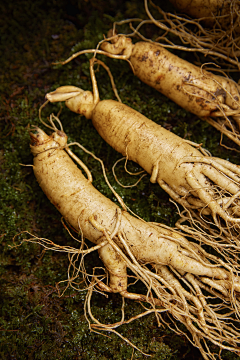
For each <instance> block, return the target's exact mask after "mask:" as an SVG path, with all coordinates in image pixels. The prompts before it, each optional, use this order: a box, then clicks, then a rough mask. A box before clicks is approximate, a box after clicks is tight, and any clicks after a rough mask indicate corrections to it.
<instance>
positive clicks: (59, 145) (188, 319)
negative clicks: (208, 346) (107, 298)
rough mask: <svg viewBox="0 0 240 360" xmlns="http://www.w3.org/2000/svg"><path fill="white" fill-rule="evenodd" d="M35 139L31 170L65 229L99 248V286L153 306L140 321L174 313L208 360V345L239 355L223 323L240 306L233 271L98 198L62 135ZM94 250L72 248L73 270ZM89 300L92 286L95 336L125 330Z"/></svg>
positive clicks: (177, 237) (183, 240) (162, 229)
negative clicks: (103, 273) (134, 285)
mask: <svg viewBox="0 0 240 360" xmlns="http://www.w3.org/2000/svg"><path fill="white" fill-rule="evenodd" d="M31 140H32V145H31V150H32V153H33V155H34V166H33V170H34V173H35V176H36V178H37V180H38V183H39V185H40V186H41V188H42V190H43V191H44V192H45V194H46V195H47V197H48V198H49V200H50V201H51V202H52V203H53V204H54V205H55V206H56V208H57V209H58V210H59V211H60V213H61V214H62V215H63V217H64V218H65V219H66V220H67V222H68V223H69V224H70V225H71V226H72V227H73V228H75V229H76V231H77V232H79V230H81V233H82V236H83V238H84V237H86V238H88V239H89V240H91V241H92V242H93V243H95V244H97V245H99V248H98V246H95V248H96V249H98V252H99V256H100V257H101V259H102V261H103V263H104V265H105V267H106V270H107V272H108V274H109V278H110V280H109V282H108V284H105V283H104V282H102V280H96V281H95V285H96V287H97V288H98V289H100V290H101V291H107V292H119V293H120V294H121V295H122V296H123V297H126V298H129V299H133V300H138V301H145V302H147V303H148V304H149V306H150V309H149V310H148V311H146V312H144V313H143V314H142V315H139V317H140V316H144V315H146V314H148V313H150V312H151V311H152V312H154V313H155V314H156V316H159V314H161V313H162V312H163V311H168V312H169V316H170V317H171V316H172V317H173V319H174V320H178V321H181V322H182V323H183V324H185V325H186V327H187V328H188V330H189V331H190V333H191V334H192V338H193V342H194V344H195V345H196V346H198V347H199V348H200V351H201V352H202V354H203V357H204V358H205V359H208V357H209V358H212V359H213V358H214V357H213V356H208V354H207V352H206V350H205V347H204V344H205V338H207V339H210V340H211V341H212V342H213V343H214V344H216V345H218V346H220V347H221V348H224V349H228V350H230V351H233V352H236V351H238V350H239V348H238V346H239V344H238V340H237V337H235V335H237V332H236V331H235V330H229V329H228V326H226V325H225V324H224V323H222V321H221V317H222V315H221V311H222V310H223V311H225V310H224V309H228V308H230V309H231V311H233V312H236V309H237V308H238V307H239V302H238V296H239V294H238V290H239V289H240V280H239V277H238V273H237V272H236V271H235V270H234V269H232V268H231V267H230V265H229V264H226V265H225V264H224V263H223V262H220V261H219V260H218V258H216V257H214V256H213V255H209V256H208V255H207V254H206V252H205V251H204V250H202V249H201V247H200V246H199V245H196V244H194V243H191V242H189V241H188V240H187V239H186V238H185V237H183V236H182V235H181V234H179V233H178V232H176V231H173V230H171V229H170V228H168V227H166V226H161V225H158V226H156V225H155V224H151V223H146V222H144V221H143V220H141V219H138V218H135V217H133V216H131V215H130V214H129V213H127V212H126V211H122V210H120V208H119V207H118V206H117V205H116V204H115V203H113V202H111V201H110V200H109V199H107V198H105V197H104V196H103V195H102V194H100V193H99V192H98V191H97V190H96V189H95V188H94V187H93V185H92V184H91V181H90V180H87V179H86V178H85V176H83V174H82V172H81V170H80V169H79V168H78V167H77V166H76V165H75V164H74V162H73V161H72V160H71V158H70V157H69V155H68V154H67V152H66V151H67V150H68V148H67V136H66V135H65V134H64V133H63V132H62V131H56V132H55V133H53V134H52V136H48V135H46V134H45V133H44V132H43V131H42V130H40V129H38V128H36V130H35V134H31ZM64 149H66V151H65V150H64ZM79 163H80V164H81V162H79ZM31 240H32V241H34V242H38V243H41V244H43V245H48V246H50V247H48V248H51V246H53V248H54V249H58V250H60V248H61V247H59V246H56V245H55V244H53V243H51V242H49V241H48V242H46V241H45V240H44V239H36V238H35V239H30V240H29V241H31ZM62 248H63V249H62V251H64V247H62ZM90 250H91V249H87V250H84V249H82V248H81V249H80V250H79V249H78V251H75V252H74V251H73V249H72V248H69V247H66V249H65V251H67V252H71V253H72V254H73V255H72V260H71V264H73V263H74V264H75V261H73V258H74V256H76V255H78V256H79V255H80V254H81V253H82V254H83V256H85V254H87V253H89V252H90ZM145 264H149V265H152V266H153V268H154V269H156V272H154V271H150V270H149V268H148V267H147V266H146V265H145ZM127 268H130V269H131V271H132V272H133V274H135V276H136V279H138V280H141V281H142V282H143V283H144V284H145V286H146V288H147V294H146V295H143V294H134V293H131V292H128V289H127V287H128V276H127ZM74 269H75V270H74V271H75V272H77V275H76V273H74V272H73V274H72V275H71V276H70V277H69V283H70V285H71V286H75V285H74V279H75V278H76V277H77V276H78V274H79V270H78V269H77V268H76V267H75V265H74ZM183 279H184V280H183ZM201 279H203V281H201ZM217 279H218V280H217ZM182 281H184V282H185V283H186V284H187V289H184V288H183V286H182ZM201 288H203V289H204V291H208V292H209V293H210V294H213V293H214V296H216V298H218V309H217V311H219V314H218V312H216V310H215V305H213V306H212V305H211V303H208V301H207V299H205V297H204V295H203V294H202V291H201ZM194 289H195V290H194ZM226 289H229V290H226ZM91 294H92V286H90V288H89V294H88V297H87V299H86V301H87V304H88V314H89V316H90V318H91V319H92V321H93V322H95V323H96V326H95V327H94V326H93V327H92V328H93V329H98V330H99V329H101V330H107V329H108V330H109V331H113V330H112V329H113V328H114V327H117V326H119V325H121V324H123V323H125V320H124V316H123V318H122V321H121V322H119V323H117V324H115V325H114V324H113V325H106V326H105V325H103V324H100V323H99V321H97V320H96V319H95V318H94V317H93V315H92V313H91V307H90V298H91ZM158 313H159V314H158ZM226 316H227V315H226ZM229 321H230V319H229ZM236 321H237V320H236ZM196 324H197V327H196ZM176 328H177V326H176ZM177 331H178V329H177ZM125 340H126V339H125ZM126 341H127V340H126ZM202 342H203V344H202ZM223 342H224V343H226V342H227V343H228V345H223V344H222V343H223Z"/></svg>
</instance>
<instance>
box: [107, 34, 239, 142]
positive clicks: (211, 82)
mask: <svg viewBox="0 0 240 360" xmlns="http://www.w3.org/2000/svg"><path fill="white" fill-rule="evenodd" d="M143 44H146V45H144V46H143ZM148 44H149V43H148V42H145V43H136V44H135V45H133V44H132V42H131V39H130V38H127V37H125V36H118V37H116V38H115V39H112V43H109V42H108V39H106V40H105V41H104V42H102V44H101V48H102V49H103V50H104V51H106V53H109V54H110V55H109V56H111V55H112V54H114V56H115V57H116V55H117V54H123V55H119V58H121V59H125V60H126V59H128V60H129V61H130V62H131V64H132V68H133V69H134V74H135V75H136V76H138V77H139V78H140V79H141V80H142V81H143V82H145V83H146V84H148V85H150V86H152V87H154V88H156V90H158V91H160V92H161V93H163V94H164V95H166V96H168V97H169V98H170V99H171V100H173V101H175V102H176V103H177V104H178V105H180V106H182V107H183V108H185V109H186V110H188V111H190V112H192V113H194V114H196V115H198V116H200V117H201V118H203V120H205V119H206V120H207V121H208V122H209V123H211V124H212V125H213V126H214V127H215V128H217V129H218V130H220V131H221V132H222V133H223V134H225V135H226V136H229V137H230V138H231V140H233V141H234V142H236V143H237V144H238V145H239V144H240V132H239V129H240V128H239V119H240V115H239V114H240V101H239V98H240V91H239V86H238V84H236V83H235V82H234V81H232V80H231V79H228V78H227V77H226V75H225V74H224V72H223V75H224V76H225V77H224V76H217V75H214V74H212V73H210V72H206V71H205V70H203V66H202V67H201V68H200V67H199V68H197V67H196V66H195V65H192V64H191V63H188V62H187V61H183V60H182V59H181V58H177V57H176V56H175V55H173V54H171V53H170V52H168V51H167V50H164V48H163V47H161V46H159V45H154V43H152V46H150V45H148ZM155 53H158V54H160V55H159V57H160V59H162V60H161V62H160V61H159V62H158V63H157V61H158V60H157V58H156V57H155V56H154V55H155ZM161 53H162V54H161ZM146 54H148V56H146ZM144 57H145V59H144V60H143V58H144ZM148 57H149V61H148ZM166 59H167V60H166ZM154 62H156V65H155V67H154V65H151V66H150V64H154ZM148 67H149V71H148V70H146V69H147V68H148ZM152 67H153V69H154V70H153V69H151V68H152ZM161 67H162V68H161ZM170 69H171V70H170ZM151 71H152V72H154V74H155V75H154V76H153V75H152V73H151ZM173 71H174V72H173ZM172 74H173V75H172ZM158 79H161V80H158ZM165 79H166V80H165ZM167 80H168V81H167ZM171 88H172V89H174V90H171ZM180 88H181V92H180V90H179V89H180ZM210 116H211V117H215V118H216V120H215V121H213V120H212V121H211V118H210ZM218 124H219V126H218ZM220 125H221V126H220Z"/></svg>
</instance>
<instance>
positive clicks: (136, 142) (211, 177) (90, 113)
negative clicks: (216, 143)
mask: <svg viewBox="0 0 240 360" xmlns="http://www.w3.org/2000/svg"><path fill="white" fill-rule="evenodd" d="M94 61H96V59H94V58H93V59H92V60H91V67H90V68H91V77H92V83H93V94H92V93H91V92H90V91H83V90H82V89H79V88H77V87H74V86H63V87H60V88H58V89H57V90H56V91H54V92H52V93H49V94H47V95H46V97H47V99H48V100H49V101H51V102H56V101H64V100H65V101H66V102H65V103H66V106H67V107H68V108H69V109H70V110H72V111H74V112H76V113H78V114H82V115H84V116H85V117H86V118H87V119H89V118H91V119H92V122H93V125H94V126H95V128H96V129H97V131H98V132H99V134H100V135H101V136H102V137H103V138H104V140H106V141H107V143H108V144H110V145H111V146H112V147H113V148H114V149H115V150H117V151H118V152H120V153H121V154H122V155H124V156H126V157H127V158H128V159H129V160H133V161H135V162H136V163H138V164H139V165H140V166H142V168H143V169H145V170H146V172H148V173H149V174H150V175H151V178H150V181H151V182H152V183H156V182H157V183H158V184H159V185H160V186H161V187H162V188H163V189H164V190H165V191H167V193H168V194H169V195H170V196H171V197H172V199H173V200H174V201H176V202H178V203H179V204H181V205H182V206H183V207H184V208H185V209H188V211H189V213H191V216H192V217H195V218H197V219H198V221H199V223H201V224H202V226H205V227H206V228H208V229H209V231H210V232H211V233H212V234H213V235H214V236H218V235H219V234H220V235H224V239H223V240H222V241H219V242H216V249H218V251H220V252H222V251H223V250H224V249H226V244H228V245H227V249H226V250H228V251H230V252H231V250H233V248H234V252H236V254H237V253H239V249H240V247H239V245H240V242H239V240H240V239H239V228H240V227H239V225H240V198H239V196H240V168H239V166H237V165H234V164H232V163H230V162H228V161H226V160H223V159H220V158H214V157H211V156H208V155H207V154H206V152H204V153H203V152H201V151H200V150H198V149H197V148H196V147H193V146H191V145H190V143H189V142H188V141H187V140H183V139H182V138H180V137H178V136H177V135H175V134H173V133H171V132H170V131H168V130H166V129H164V128H163V127H161V126H160V125H157V124H156V123H154V122H153V121H151V120H149V119H147V118H146V117H145V116H143V115H142V114H140V113H139V112H137V111H135V110H133V109H131V108H130V107H128V106H126V105H124V104H122V103H119V102H116V101H114V100H103V101H100V100H99V94H98V89H97V83H96V79H95V74H94V70H93V63H94ZM195 145H196V144H195ZM210 223H212V224H214V226H215V229H214V230H213V229H211V228H210V225H209V224H210ZM223 247H224V249H223Z"/></svg>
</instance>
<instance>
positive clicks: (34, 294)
mask: <svg viewBox="0 0 240 360" xmlns="http://www.w3.org/2000/svg"><path fill="white" fill-rule="evenodd" d="M116 4H117V7H116ZM116 8H117V9H118V10H117V11H116ZM0 13H1V18H0V26H1V28H2V30H3V31H2V39H1V40H2V42H1V44H0V58H1V60H0V61H1V70H2V72H1V75H0V91H1V102H0V133H1V149H0V203H1V205H0V247H1V252H0V254H1V255H0V261H1V265H2V266H1V268H0V286H1V292H0V303H1V309H0V330H1V342H0V357H1V358H3V359H46V358H48V357H49V358H53V359H59V360H60V359H61V360H62V359H102V360H103V359H130V358H131V356H132V348H131V347H130V346H129V345H127V344H126V343H125V342H124V341H122V340H121V339H120V338H119V337H117V336H116V335H114V334H110V333H107V334H105V335H107V336H108V337H105V336H100V335H98V334H96V333H93V332H90V331H89V329H88V324H87V322H86V319H85V317H84V298H85V294H86V292H85V291H82V292H78V291H75V290H70V289H69V290H67V291H66V292H65V293H64V295H63V296H62V297H59V296H58V293H57V288H56V283H57V282H59V281H61V280H65V279H66V277H67V267H68V258H67V255H66V254H62V253H58V252H50V251H45V250H44V249H43V248H42V247H41V246H39V245H36V244H30V243H24V244H23V245H21V246H19V247H15V248H10V247H9V245H13V237H14V236H15V235H16V234H18V233H20V232H21V231H29V232H31V233H33V234H35V235H37V236H40V237H45V238H48V239H51V240H53V241H55V242H57V243H58V244H60V245H63V244H68V245H71V246H76V244H75V242H74V241H73V240H72V238H71V237H70V236H69V235H68V233H67V231H66V230H64V228H63V226H62V223H61V219H60V215H59V213H58V211H57V210H56V209H55V208H54V206H53V205H52V204H51V203H50V202H49V201H48V199H47V198H46V196H45V195H44V194H43V192H42V191H41V189H40V187H39V186H38V184H37V182H36V179H35V178H34V175H33V172H32V168H31V167H26V166H23V165H21V164H26V165H30V164H32V156H31V154H30V149H29V134H28V130H29V128H30V127H31V126H32V125H40V122H39V120H38V108H39V106H40V105H41V104H42V103H43V101H44V96H45V94H46V92H48V91H51V90H53V89H55V88H56V87H58V86H61V85H66V84H69V85H70V84H72V85H75V86H78V87H81V88H83V89H84V90H91V82H90V78H89V62H88V59H89V55H83V56H81V57H79V58H78V59H76V60H75V61H73V62H71V63H69V64H67V65H65V66H59V65H51V64H52V62H54V61H59V60H61V59H66V58H67V57H68V56H69V55H70V54H71V53H73V52H75V51H79V50H81V49H85V48H92V47H95V45H96V44H97V43H98V41H99V40H101V39H102V37H103V34H106V33H107V31H108V29H109V28H110V27H111V24H112V22H113V21H114V20H121V19H124V18H127V17H130V16H133V17H135V16H136V17H139V16H140V17H143V16H144V9H143V5H142V4H141V5H139V2H138V1H137V0H134V1H131V2H125V3H124V2H123V3H122V4H118V2H117V1H115V0H111V1H106V0H100V1H99V2H94V1H82V2H79V1H78V2H77V1H75V0H72V1H70V2H69V1H65V0H60V1H55V0H52V1H50V2H47V3H46V2H44V1H43V0H37V1H34V2H31V3H30V2H27V1H25V0H22V1H20V2H16V1H13V0H9V1H8V2H5V4H3V3H1V5H0ZM123 31H124V26H123ZM148 31H150V30H149V29H148ZM100 58H101V59H102V60H104V61H105V63H106V64H107V65H108V66H109V67H110V69H111V71H112V74H113V76H114V79H115V81H116V86H117V88H118V89H119V93H120V96H121V98H122V101H123V102H124V103H125V104H128V105H130V106H132V107H133V108H135V109H136V110H138V111H140V112H142V113H143V114H145V115H146V116H148V117H149V118H151V119H153V120H154V121H156V122H158V123H159V124H161V125H163V126H165V127H167V128H168V129H171V130H172V131H174V132H175V133H176V134H178V135H180V136H183V137H186V138H188V139H190V140H191V141H195V142H198V143H203V146H205V147H207V148H208V149H209V150H210V151H211V152H212V153H213V155H215V156H220V157H223V158H229V159H230V160H231V161H233V162H236V163H237V155H236V154H235V153H231V152H226V150H225V149H224V148H222V147H220V146H219V139H220V135H219V133H218V132H217V131H215V130H214V129H213V128H211V127H210V126H209V125H208V124H207V123H204V122H202V121H200V120H198V119H197V118H196V117H195V116H193V115H191V114H189V113H187V112H186V111H184V110H182V109H180V108H179V107H178V106H177V105H175V104H173V103H172V102H171V101H170V100H168V99H167V98H165V97H164V96H163V95H161V94H159V93H158V92H156V91H155V90H153V89H151V88H149V87H147V86H146V85H144V84H142V83H141V82H140V81H139V80H138V79H137V78H136V77H134V75H133V74H132V72H131V70H130V68H129V65H128V64H127V63H126V62H123V61H117V60H113V59H106V58H104V57H100ZM106 79H108V78H107V77H106V72H105V70H104V69H102V68H100V70H99V72H97V81H98V84H99V90H100V97H101V98H102V99H110V98H114V94H113V92H112V89H111V85H110V82H109V81H108V80H106ZM58 110H59V105H58V104H55V105H47V107H46V108H45V109H44V111H43V116H47V115H49V113H50V112H55V113H57V112H58ZM61 121H62V123H63V127H64V130H65V131H66V133H67V134H68V136H69V140H70V141H79V142H80V143H81V144H82V145H83V146H85V147H86V148H87V149H89V150H91V151H93V152H94V153H95V154H96V155H97V156H99V157H100V158H102V159H103V160H104V164H105V166H106V169H107V175H108V177H109V180H110V182H111V184H113V186H114V189H115V190H116V191H117V192H118V193H119V195H120V196H121V197H122V198H123V199H124V201H125V202H126V204H127V205H128V206H129V207H130V208H131V209H132V210H133V211H134V212H135V213H137V214H138V215H139V216H141V217H143V218H144V219H145V220H147V221H157V222H162V223H165V224H168V225H174V223H175V221H176V219H177V214H176V209H175V206H174V205H173V204H172V203H170V202H169V199H168V195H166V193H164V192H163V191H162V190H161V188H160V187H159V186H157V185H156V184H151V183H150V182H149V176H146V177H144V178H143V180H142V181H141V182H140V184H139V185H138V186H137V187H133V188H132V189H124V188H122V187H120V186H119V185H118V184H117V183H116V182H115V180H114V177H113V175H112V171H111V168H112V166H113V164H114V163H115V161H116V160H117V159H119V158H120V157H121V156H120V155H119V154H118V153H116V152H115V151H114V150H112V148H110V146H108V145H107V144H106V143H105V142H104V141H103V140H102V139H101V138H100V136H99V135H98V134H97V132H96V130H95V129H94V128H93V126H92V124H91V122H90V121H89V120H86V119H85V118H84V117H79V116H78V115H76V114H73V113H70V112H69V111H68V110H67V109H66V108H65V107H63V110H62V114H61ZM41 126H42V125H41ZM76 128H77V129H78V131H77V134H76ZM226 143H229V141H226ZM74 152H75V153H76V154H77V155H78V156H79V157H81V159H82V160H83V161H84V162H85V163H86V164H88V166H89V168H90V169H91V171H92V174H93V177H94V185H95V186H96V188H97V189H99V190H100V191H101V192H102V193H103V194H105V195H106V196H108V197H109V198H111V199H112V200H113V201H116V199H115V198H114V196H113V195H112V193H111V191H110V189H109V188H108V187H107V185H106V183H105V181H104V180H103V177H102V171H101V167H100V165H99V164H98V163H97V162H96V161H95V160H94V159H93V158H92V157H90V156H89V155H87V154H85V153H84V152H83V151H82V150H80V149H78V148H75V149H74ZM128 168H129V169H130V170H131V171H133V172H138V171H139V170H141V169H140V168H139V166H138V165H137V164H134V163H131V162H129V163H128ZM116 172H117V176H118V179H119V180H120V181H121V182H122V183H124V184H125V185H129V184H132V183H134V182H135V181H136V179H137V178H138V177H135V176H134V177H132V176H130V175H127V174H126V173H125V171H124V167H123V163H119V164H118V166H117V168H116ZM24 237H26V235H24V234H22V235H19V236H18V237H17V238H16V243H18V244H19V243H20V242H21V239H23V238H24ZM94 266H101V261H100V260H99V258H98V255H97V254H95V253H94V254H91V255H89V256H88V257H86V267H87V269H88V270H89V271H91V269H92V267H94ZM137 286H139V287H140V289H141V285H140V284H137ZM136 289H137V290H138V289H139V288H138V287H137V288H136ZM140 310H141V307H140V305H139V304H138V303H134V302H131V301H128V300H126V316H127V317H131V316H133V315H134V314H137V313H138V312H139V311H140ZM92 311H93V314H94V316H95V317H96V318H99V319H101V321H102V322H106V323H108V322H109V323H111V322H115V321H119V320H120V318H121V298H120V297H119V296H118V295H116V294H112V295H111V294H110V295H109V297H108V298H105V297H103V296H102V295H100V294H95V295H94V296H93V300H92ZM121 333H122V334H123V336H125V337H127V338H128V339H129V340H130V341H132V342H133V343H134V344H136V345H137V346H139V348H141V349H142V350H143V351H146V352H149V353H150V354H152V358H153V359H158V360H159V359H161V360H163V359H182V355H183V354H187V355H186V357H185V359H190V358H195V359H197V358H199V359H200V358H201V356H200V355H199V352H198V351H197V350H196V349H195V348H193V347H192V346H191V345H190V343H189V342H187V341H186V340H185V339H182V338H180V337H178V336H176V335H174V334H173V332H172V331H171V330H169V329H168V328H160V329H159V328H158V327H157V323H156V320H155V318H154V316H150V317H146V318H143V319H140V320H138V321H136V322H133V323H131V324H129V325H125V326H123V327H122V329H121ZM133 358H134V359H145V357H144V356H143V355H142V354H141V353H140V352H137V351H135V352H134V356H133ZM224 358H225V359H237V357H234V356H233V355H232V354H228V353H226V354H225V355H224Z"/></svg>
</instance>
